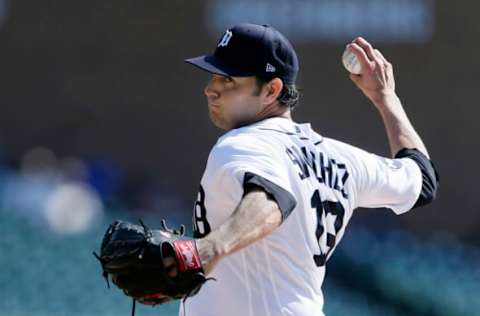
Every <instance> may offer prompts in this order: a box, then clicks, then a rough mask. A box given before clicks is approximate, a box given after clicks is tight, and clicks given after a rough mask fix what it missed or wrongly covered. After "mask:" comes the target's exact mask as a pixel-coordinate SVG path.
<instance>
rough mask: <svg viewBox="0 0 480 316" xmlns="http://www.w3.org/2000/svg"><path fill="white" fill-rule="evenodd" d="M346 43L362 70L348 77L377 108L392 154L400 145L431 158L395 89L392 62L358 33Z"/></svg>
mask: <svg viewBox="0 0 480 316" xmlns="http://www.w3.org/2000/svg"><path fill="white" fill-rule="evenodd" d="M347 46H348V47H349V48H350V49H351V50H352V51H353V53H354V54H355V55H356V56H357V58H358V60H359V62H360V64H361V67H362V74H360V75H354V74H351V75H350V79H351V80H352V81H353V82H354V83H355V84H356V85H357V87H358V88H359V89H360V90H361V91H362V92H363V93H364V94H365V96H366V97H367V98H368V99H370V101H371V102H372V103H373V104H374V105H375V107H376V108H377V110H378V111H379V113H380V115H381V117H382V119H383V123H384V125H385V129H386V132H387V136H388V141H389V144H390V151H391V154H392V157H393V156H395V155H396V154H397V152H398V151H399V150H400V149H402V148H417V149H418V150H419V151H420V152H422V153H423V154H424V155H425V156H427V157H428V158H430V157H429V155H428V151H427V149H426V147H425V145H424V144H423V141H422V139H421V138H420V136H419V135H418V134H417V132H416V131H415V129H414V128H413V125H412V123H411V122H410V120H409V119H408V117H407V114H406V113H405V110H404V109H403V106H402V103H401V102H400V99H399V98H398V96H397V94H396V93H395V79H394V76H393V67H392V64H391V63H390V62H388V61H387V60H386V59H385V57H383V55H382V53H380V51H379V50H377V49H374V48H373V47H372V45H371V44H370V43H369V42H367V41H366V40H365V39H363V38H361V37H359V38H357V39H355V40H354V41H353V42H352V43H350V44H348V45H347Z"/></svg>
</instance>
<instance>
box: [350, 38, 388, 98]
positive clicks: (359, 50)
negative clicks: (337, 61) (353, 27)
mask: <svg viewBox="0 0 480 316" xmlns="http://www.w3.org/2000/svg"><path fill="white" fill-rule="evenodd" d="M347 46H348V48H349V49H351V50H352V52H353V53H354V54H355V56H356V57H357V59H358V60H359V62H360V64H361V67H362V73H361V74H360V75H355V74H350V79H351V80H352V81H353V82H354V83H355V84H356V85H357V87H358V88H359V89H360V90H361V91H362V92H363V93H364V94H365V95H366V96H367V97H368V98H369V99H370V100H372V101H373V102H375V101H376V100H379V99H381V98H383V97H385V96H387V95H393V94H395V79H394V76H393V67H392V64H391V63H390V62H388V60H387V59H385V57H384V56H383V54H382V53H381V52H380V51H379V50H378V49H375V48H373V47H372V45H371V44H370V43H369V42H367V41H366V40H365V39H363V38H361V37H359V38H356V39H355V40H354V41H353V42H352V43H350V44H348V45H347Z"/></svg>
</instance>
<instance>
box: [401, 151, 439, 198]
mask: <svg viewBox="0 0 480 316" xmlns="http://www.w3.org/2000/svg"><path fill="white" fill-rule="evenodd" d="M395 158H410V159H412V160H413V161H415V163H416V164H417V165H418V166H419V167H420V170H421V172H422V191H421V192H420V196H419V197H418V199H417V202H416V203H415V205H414V206H413V208H415V207H419V206H423V205H426V204H429V203H431V202H432V201H433V200H434V199H435V198H436V197H437V190H438V186H439V182H440V179H439V177H438V173H437V170H436V169H435V166H434V165H433V163H432V161H431V160H430V159H428V158H427V156H425V155H424V154H422V153H421V152H420V151H419V150H418V149H409V148H403V149H401V150H400V151H399V152H398V153H397V154H396V155H395Z"/></svg>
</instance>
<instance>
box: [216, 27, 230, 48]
mask: <svg viewBox="0 0 480 316" xmlns="http://www.w3.org/2000/svg"><path fill="white" fill-rule="evenodd" d="M231 38H232V31H230V30H227V31H226V32H225V34H223V37H222V39H221V40H220V43H218V47H220V46H222V47H225V46H227V45H228V42H229V41H230V39H231Z"/></svg>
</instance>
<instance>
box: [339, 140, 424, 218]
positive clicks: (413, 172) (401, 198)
mask: <svg viewBox="0 0 480 316" xmlns="http://www.w3.org/2000/svg"><path fill="white" fill-rule="evenodd" d="M348 151H349V155H348V156H349V157H350V162H351V163H350V165H351V166H350V167H351V169H352V174H353V181H354V187H355V191H356V197H355V200H356V201H355V204H356V207H365V208H381V207H384V208H389V209H391V210H392V211H393V212H395V213H396V214H402V213H405V212H407V211H409V210H410V209H412V208H413V207H414V205H415V203H416V202H417V200H418V198H419V195H420V192H421V189H422V173H421V170H420V168H419V166H418V164H417V163H416V162H415V161H414V160H412V159H410V158H396V159H390V158H385V157H381V156H378V155H375V154H372V153H369V152H367V151H364V150H362V149H359V148H356V147H353V146H349V148H348Z"/></svg>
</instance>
